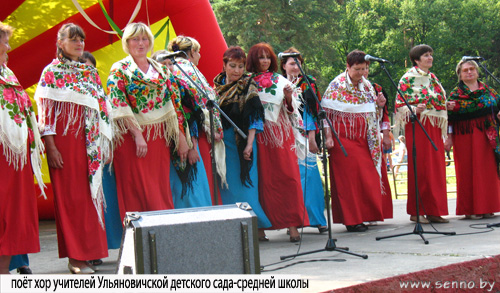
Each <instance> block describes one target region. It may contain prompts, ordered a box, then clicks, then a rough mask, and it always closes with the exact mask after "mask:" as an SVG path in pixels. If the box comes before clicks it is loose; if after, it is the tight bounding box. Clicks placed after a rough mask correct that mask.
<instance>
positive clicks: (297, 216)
mask: <svg viewBox="0 0 500 293" xmlns="http://www.w3.org/2000/svg"><path fill="white" fill-rule="evenodd" d="M268 131H270V130H269V128H268V127H267V125H266V124H265V125H264V133H266V132H268ZM282 131H287V132H288V139H285V140H284V142H283V147H282V148H279V147H272V146H271V145H270V144H268V145H265V144H264V141H263V138H262V134H257V148H258V158H257V160H258V161H257V162H258V171H259V201H260V204H261V206H262V209H263V210H264V212H265V214H266V215H267V217H268V218H269V220H270V221H271V224H272V227H270V228H268V229H283V228H287V227H302V226H309V218H308V216H307V212H306V209H305V207H304V197H303V195H302V185H301V182H300V170H299V165H298V164H297V155H296V154H295V152H294V151H293V150H292V149H291V146H292V145H293V144H294V143H295V138H294V136H293V133H292V130H291V129H290V128H289V129H285V128H283V127H282Z"/></svg>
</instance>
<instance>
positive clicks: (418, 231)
mask: <svg viewBox="0 0 500 293" xmlns="http://www.w3.org/2000/svg"><path fill="white" fill-rule="evenodd" d="M380 67H381V68H382V69H383V70H384V72H385V73H386V74H387V76H388V77H389V80H390V81H391V82H392V85H393V86H394V87H395V88H396V90H397V92H398V93H399V96H400V97H401V98H402V99H403V101H404V102H405V104H406V107H408V110H410V113H411V114H410V121H411V127H412V131H413V133H412V138H413V143H412V150H413V154H412V161H413V173H414V174H413V177H414V178H415V205H416V211H417V223H416V224H415V228H414V229H413V232H408V233H402V234H395V235H390V236H384V237H376V238H375V239H376V240H377V241H378V240H380V239H386V238H392V237H399V236H406V235H413V234H415V235H419V236H420V237H421V238H422V240H423V241H424V243H425V244H429V241H428V240H427V239H425V237H424V235H423V234H424V233H426V234H443V235H455V234H456V233H455V232H438V231H424V229H423V228H422V224H421V223H420V210H419V209H420V204H419V200H420V195H419V192H418V181H417V179H418V175H417V147H416V144H415V122H417V123H418V125H419V126H420V128H421V129H422V131H423V132H424V133H425V136H427V139H428V140H429V142H430V143H431V144H432V147H433V148H434V150H436V151H437V150H438V149H437V147H436V145H435V144H434V142H433V141H432V139H431V138H430V136H429V134H427V131H425V128H424V127H423V126H422V123H420V121H419V120H418V118H417V115H416V114H415V112H413V110H412V108H411V106H410V104H409V103H408V101H407V100H406V99H405V97H404V95H403V93H402V92H401V90H400V89H399V88H398V86H397V85H396V83H395V82H394V80H393V79H392V77H391V75H390V74H389V71H387V69H386V68H385V65H384V63H383V62H381V63H380Z"/></svg>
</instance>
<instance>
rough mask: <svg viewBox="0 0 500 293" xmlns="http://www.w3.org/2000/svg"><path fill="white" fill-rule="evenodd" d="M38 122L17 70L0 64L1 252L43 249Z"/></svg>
mask: <svg viewBox="0 0 500 293" xmlns="http://www.w3.org/2000/svg"><path fill="white" fill-rule="evenodd" d="M36 125H37V123H36V117H35V113H34V112H33V107H32V105H31V101H30V98H29V97H28V95H27V94H26V92H25V91H24V89H23V88H22V86H21V84H20V83H19V81H18V80H17V78H16V76H15V75H14V73H13V72H12V71H11V70H10V69H9V68H8V67H7V66H5V65H3V64H2V65H0V145H1V148H2V151H1V158H0V177H1V181H0V182H1V183H0V201H1V204H0V255H17V254H26V253H35V252H39V251H40V242H39V240H38V210H37V200H36V193H35V185H34V183H33V174H35V178H36V180H37V181H38V185H39V186H40V190H41V191H42V194H43V196H45V193H43V190H44V187H45V186H44V184H43V179H42V171H41V165H42V159H41V152H43V149H44V147H43V144H42V141H41V139H40V134H39V132H38V128H37V127H36ZM19 219H22V221H20V220H19Z"/></svg>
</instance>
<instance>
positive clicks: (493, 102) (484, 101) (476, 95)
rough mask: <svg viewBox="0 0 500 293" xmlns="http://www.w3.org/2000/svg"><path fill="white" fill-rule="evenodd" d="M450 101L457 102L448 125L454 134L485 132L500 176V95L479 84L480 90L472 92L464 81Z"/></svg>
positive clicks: (455, 90) (453, 91)
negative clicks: (499, 112)
mask: <svg viewBox="0 0 500 293" xmlns="http://www.w3.org/2000/svg"><path fill="white" fill-rule="evenodd" d="M448 100H449V101H454V102H455V109H453V111H448V121H449V122H448V123H449V124H450V125H451V126H453V133H458V134H468V133H471V132H472V131H473V129H474V128H478V129H480V130H481V131H484V133H485V134H486V137H487V139H488V141H489V143H490V146H491V148H492V149H493V152H494V153H495V159H496V162H497V166H498V168H497V172H498V173H499V174H500V172H499V171H500V138H499V135H498V131H499V130H500V127H499V126H500V123H499V121H498V119H497V118H496V115H497V113H498V111H499V102H500V95H499V94H498V93H497V92H496V91H495V90H494V89H492V88H490V87H488V86H487V85H486V84H484V83H482V82H479V88H478V89H477V90H475V91H471V90H470V89H469V87H467V85H465V84H464V83H463V82H462V81H460V83H459V84H458V86H457V87H456V88H454V89H453V90H452V91H451V93H450V98H449V99H448Z"/></svg>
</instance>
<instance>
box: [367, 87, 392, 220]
mask: <svg viewBox="0 0 500 293" xmlns="http://www.w3.org/2000/svg"><path fill="white" fill-rule="evenodd" d="M371 84H372V86H373V89H374V90H375V94H376V95H378V94H379V93H382V94H383V95H384V97H385V99H386V101H388V99H387V98H388V96H387V93H386V92H385V91H384V89H383V88H382V87H381V86H380V85H379V84H376V83H373V82H372V83H371ZM384 130H389V131H391V120H390V119H389V109H388V103H385V106H384V109H383V112H382V119H381V120H380V131H381V132H382V131H384ZM381 147H382V150H383V148H384V147H383V145H382V146H381ZM392 147H393V148H394V146H392ZM389 155H390V154H389ZM380 165H381V166H380V174H381V175H382V197H383V201H382V205H383V209H384V219H392V216H393V207H392V192H391V185H390V184H389V176H388V175H387V160H386V159H385V156H384V155H382V164H380Z"/></svg>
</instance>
